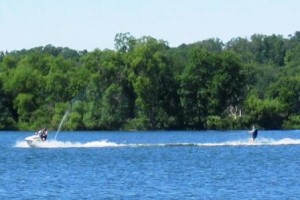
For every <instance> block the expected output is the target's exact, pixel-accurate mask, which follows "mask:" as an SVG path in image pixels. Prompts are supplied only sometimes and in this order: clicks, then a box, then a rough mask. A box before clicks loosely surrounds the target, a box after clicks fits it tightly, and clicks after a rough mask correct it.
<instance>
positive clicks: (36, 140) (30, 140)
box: [25, 135, 43, 147]
mask: <svg viewBox="0 0 300 200" xmlns="http://www.w3.org/2000/svg"><path fill="white" fill-rule="evenodd" d="M25 141H26V142H27V144H28V145H29V146H30V147H37V146H39V144H41V143H42V142H43V141H42V139H41V138H40V136H38V135H32V136H29V137H27V138H25Z"/></svg>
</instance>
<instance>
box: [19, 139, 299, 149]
mask: <svg viewBox="0 0 300 200" xmlns="http://www.w3.org/2000/svg"><path fill="white" fill-rule="evenodd" d="M282 145H300V139H292V138H283V139H280V140H274V139H266V138H261V139H258V140H256V141H255V142H252V141H249V140H236V141H224V142H211V143H189V142H187V143H184V142H183V143H157V144H156V143H152V144H151V143H148V144H147V143H141V144H132V143H131V144H130V143H129V144H127V143H115V142H110V141H108V140H100V141H91V142H86V143H81V142H70V141H66V142H63V141H58V140H47V141H45V142H41V143H39V144H38V145H36V146H35V148H105V147H106V148H107V147H182V146H183V147H188V146H190V147H220V146H282ZM14 147H17V148H31V147H30V146H29V145H28V144H27V142H26V141H18V142H17V143H16V144H15V146H14Z"/></svg>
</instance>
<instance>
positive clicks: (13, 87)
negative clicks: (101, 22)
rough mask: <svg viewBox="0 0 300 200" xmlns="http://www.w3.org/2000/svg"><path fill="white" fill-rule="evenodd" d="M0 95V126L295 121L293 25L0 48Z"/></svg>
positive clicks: (297, 48)
mask: <svg viewBox="0 0 300 200" xmlns="http://www.w3.org/2000/svg"><path fill="white" fill-rule="evenodd" d="M0 97H1V98H0V113H1V115H0V129H1V130H34V129H38V128H41V127H45V126H46V127H48V128H50V129H57V127H58V125H59V123H60V121H61V119H62V117H63V116H64V114H65V113H66V112H67V113H69V115H68V116H67V119H66V121H65V123H64V125H63V129H65V130H208V129H214V130H223V129H247V128H249V127H251V126H252V125H256V126H258V127H260V128H263V129H299V128H300V32H295V33H294V34H293V35H289V37H288V38H284V37H283V36H281V35H261V34H254V35H252V36H251V37H250V38H241V37H238V38H233V39H232V40H230V41H228V42H227V43H223V42H222V41H221V40H219V39H215V38H212V39H207V40H203V41H199V42H195V43H192V44H182V45H180V46H178V47H170V46H169V45H168V42H167V41H163V40H158V39H155V38H153V37H150V36H144V37H141V38H135V37H134V36H132V35H130V34H129V33H119V34H116V36H115V49H114V50H110V49H105V50H99V49H95V50H93V51H91V52H88V51H86V50H84V51H77V50H73V49H70V48H67V47H64V48H63V47H55V46H52V45H47V46H42V47H36V48H32V49H28V50H25V49H23V50H17V51H11V52H0Z"/></svg>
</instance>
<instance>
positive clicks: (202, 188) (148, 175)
mask: <svg viewBox="0 0 300 200" xmlns="http://www.w3.org/2000/svg"><path fill="white" fill-rule="evenodd" d="M31 134H33V133H32V132H0V159H1V163H0V199H20V200H21V199H22V200H24V199H31V200H32V199H51V200H53V199H68V200H70V199H74V200H75V199H76V200H77V199H299V197H300V190H299V186H300V173H299V171H300V131H259V135H258V138H257V141H255V142H254V143H250V142H249V134H248V133H247V131H205V132H184V131H182V132H180V131H177V132H175V131H174V132H173V131H168V132H160V131H156V132H101V131H99V132H60V133H59V134H58V136H57V138H56V140H54V136H55V132H50V133H49V136H48V141H46V142H44V143H43V144H42V145H41V146H40V148H30V147H29V146H28V145H27V143H26V142H25V141H24V138H25V137H27V136H30V135H31Z"/></svg>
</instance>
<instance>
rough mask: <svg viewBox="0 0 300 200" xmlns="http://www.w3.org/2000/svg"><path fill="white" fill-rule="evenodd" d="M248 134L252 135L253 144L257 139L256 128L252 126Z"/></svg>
mask: <svg viewBox="0 0 300 200" xmlns="http://www.w3.org/2000/svg"><path fill="white" fill-rule="evenodd" d="M249 133H250V134H252V135H251V136H252V142H254V140H255V139H256V138H257V133H258V130H257V128H255V126H252V130H251V131H249Z"/></svg>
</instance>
